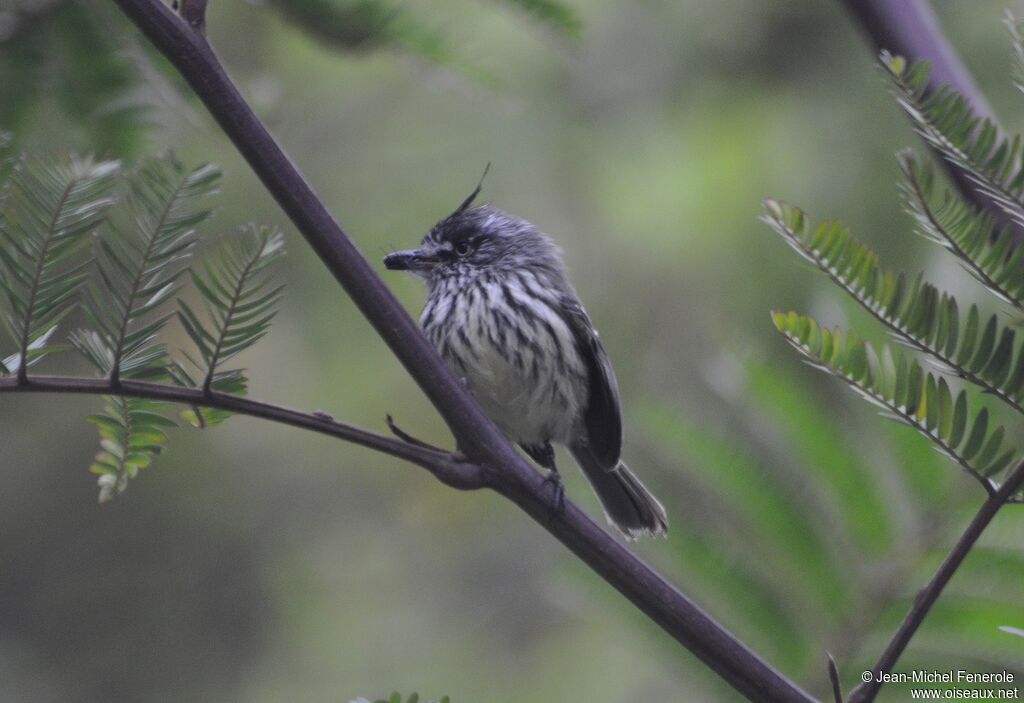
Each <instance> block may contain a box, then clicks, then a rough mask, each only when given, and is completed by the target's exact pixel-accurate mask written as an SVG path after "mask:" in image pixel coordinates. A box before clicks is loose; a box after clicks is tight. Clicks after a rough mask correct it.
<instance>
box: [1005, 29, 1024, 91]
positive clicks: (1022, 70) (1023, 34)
mask: <svg viewBox="0 0 1024 703" xmlns="http://www.w3.org/2000/svg"><path fill="white" fill-rule="evenodd" d="M1003 23H1004V24H1005V25H1006V29H1007V30H1008V31H1009V32H1010V39H1011V41H1012V42H1013V58H1014V62H1013V84H1014V85H1015V86H1016V87H1017V90H1019V91H1021V92H1022V93H1024V21H1022V20H1020V19H1018V18H1017V17H1014V15H1013V13H1012V12H1010V11H1009V10H1007V11H1006V14H1005V15H1004V17H1003Z"/></svg>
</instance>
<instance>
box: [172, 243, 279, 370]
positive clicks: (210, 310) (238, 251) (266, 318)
mask: <svg viewBox="0 0 1024 703" xmlns="http://www.w3.org/2000/svg"><path fill="white" fill-rule="evenodd" d="M283 254H284V237H283V236H282V235H281V233H280V232H278V231H276V230H273V229H269V228H265V227H256V226H255V225H251V226H248V227H244V228H242V229H241V230H240V231H239V232H238V233H237V234H236V235H235V236H232V237H230V238H229V239H227V240H226V241H225V243H224V245H223V246H222V247H221V248H220V251H219V252H218V253H217V255H216V256H215V257H214V258H213V260H212V261H209V262H207V263H206V264H205V266H204V268H205V272H206V275H205V276H200V275H199V274H197V273H195V272H193V271H190V272H189V273H190V275H191V277H192V282H193V284H194V285H195V287H196V289H197V290H198V291H199V294H200V297H201V299H202V303H203V308H204V309H205V313H206V314H205V316H203V317H201V316H200V315H198V314H197V313H196V311H195V310H194V309H193V306H191V305H189V304H188V303H186V302H185V301H184V300H181V299H179V300H178V304H179V310H178V318H179V320H180V321H181V324H182V326H184V328H185V332H186V333H188V336H189V337H190V338H191V339H192V341H193V343H194V344H195V346H196V349H197V350H198V352H199V356H200V359H201V361H195V362H194V364H195V366H196V367H198V368H200V369H201V370H202V372H203V374H204V379H203V381H202V386H203V388H204V389H206V390H210V389H212V387H213V382H214V380H215V379H216V378H217V374H218V372H219V370H220V369H219V367H220V365H221V364H223V363H224V362H226V361H228V360H229V359H231V358H232V357H234V356H235V355H236V354H238V353H240V352H242V351H244V350H245V349H248V348H249V347H251V346H252V345H253V344H255V343H256V342H258V341H259V340H260V339H261V338H262V337H263V336H264V335H265V334H266V333H267V331H268V329H269V328H270V323H271V321H272V320H273V318H274V316H275V315H276V314H277V310H276V308H277V304H278V302H280V300H281V293H282V291H283V290H284V286H283V285H277V284H275V281H274V275H273V266H272V265H273V264H274V262H276V261H277V260H278V259H279V258H280V257H281V256H283ZM204 318H205V319H204Z"/></svg>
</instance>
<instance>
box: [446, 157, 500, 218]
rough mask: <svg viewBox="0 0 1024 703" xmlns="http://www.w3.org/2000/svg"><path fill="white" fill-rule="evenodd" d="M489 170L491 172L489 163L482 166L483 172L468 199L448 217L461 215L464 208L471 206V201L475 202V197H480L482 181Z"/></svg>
mask: <svg viewBox="0 0 1024 703" xmlns="http://www.w3.org/2000/svg"><path fill="white" fill-rule="evenodd" d="M490 170H491V162H490V161H488V162H487V165H486V166H484V172H483V174H481V175H480V181H479V182H478V183H477V184H476V188H474V189H473V192H472V193H470V194H469V197H468V198H466V199H465V200H463V201H462V204H461V205H459V206H458V207H457V208H455V212H453V213H452V214H451V215H450V216H449V217H453V216H455V215H459V214H461V213H462V212H464V211H465V210H466V208H468V207H469V206H470V205H472V204H473V201H474V200H476V196H478V195H480V189H481V188H483V186H484V179H485V178H487V172H488V171H490Z"/></svg>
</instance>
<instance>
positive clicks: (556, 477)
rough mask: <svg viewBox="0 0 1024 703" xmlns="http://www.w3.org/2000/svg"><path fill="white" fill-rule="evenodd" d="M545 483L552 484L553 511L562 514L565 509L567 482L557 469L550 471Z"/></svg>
mask: <svg viewBox="0 0 1024 703" xmlns="http://www.w3.org/2000/svg"><path fill="white" fill-rule="evenodd" d="M544 483H545V484H550V485H551V512H552V513H553V514H555V515H561V514H562V513H563V512H564V511H565V484H564V483H562V474H560V473H558V471H557V469H553V470H551V471H548V475H547V476H545V477H544Z"/></svg>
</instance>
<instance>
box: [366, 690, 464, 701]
mask: <svg viewBox="0 0 1024 703" xmlns="http://www.w3.org/2000/svg"><path fill="white" fill-rule="evenodd" d="M403 701H404V703H420V694H418V693H412V694H410V695H409V697H408V698H405V699H403V698H402V694H400V693H398V692H397V691H396V692H394V693H392V694H391V695H390V696H388V697H387V698H378V699H376V700H374V701H373V703H403ZM351 703H370V701H369V700H368V699H366V698H356V699H354V700H353V701H351ZM423 703H450V700H449V698H448V696H445V697H444V698H442V699H441V700H439V701H437V700H430V701H429V702H428V701H423Z"/></svg>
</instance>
